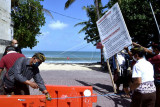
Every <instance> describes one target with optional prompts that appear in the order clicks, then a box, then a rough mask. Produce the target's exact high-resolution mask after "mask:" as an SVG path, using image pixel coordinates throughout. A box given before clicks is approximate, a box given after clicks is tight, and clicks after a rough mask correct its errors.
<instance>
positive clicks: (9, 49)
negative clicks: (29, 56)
mask: <svg viewBox="0 0 160 107" xmlns="http://www.w3.org/2000/svg"><path fill="white" fill-rule="evenodd" d="M6 51H15V48H14V47H13V46H7V47H6Z"/></svg>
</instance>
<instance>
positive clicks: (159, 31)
mask: <svg viewBox="0 0 160 107" xmlns="http://www.w3.org/2000/svg"><path fill="white" fill-rule="evenodd" d="M149 4H150V7H151V10H152V14H153V17H154V20H155V22H156V25H157V29H158V33H159V42H160V30H159V26H158V23H157V20H156V17H155V14H154V11H153V8H152V4H151V2H149Z"/></svg>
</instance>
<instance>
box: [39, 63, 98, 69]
mask: <svg viewBox="0 0 160 107" xmlns="http://www.w3.org/2000/svg"><path fill="white" fill-rule="evenodd" d="M39 69H40V71H48V70H65V71H75V70H82V71H91V70H93V69H94V70H100V69H101V65H100V64H97V63H86V64H71V63H69V64H66V63H65V64H61V63H58V64H56V63H42V64H41V65H40V66H39Z"/></svg>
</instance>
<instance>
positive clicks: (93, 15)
mask: <svg viewBox="0 0 160 107" xmlns="http://www.w3.org/2000/svg"><path fill="white" fill-rule="evenodd" d="M83 9H84V10H86V13H87V16H88V18H89V20H88V21H85V22H80V23H78V24H76V25H75V26H77V25H83V26H84V27H83V28H82V29H81V30H80V31H79V33H81V32H82V31H83V32H85V35H86V36H85V38H84V40H86V41H87V43H90V42H91V43H92V44H93V45H96V44H97V43H98V42H100V36H99V33H98V28H97V24H96V21H97V20H98V17H97V10H96V6H95V5H89V6H87V7H85V6H84V7H83ZM103 9H105V7H103V6H102V4H101V0H99V14H100V16H102V15H103V14H104V12H103Z"/></svg>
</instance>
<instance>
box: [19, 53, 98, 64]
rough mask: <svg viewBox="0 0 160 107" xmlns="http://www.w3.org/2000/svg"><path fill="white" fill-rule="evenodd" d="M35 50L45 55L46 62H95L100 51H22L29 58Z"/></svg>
mask: <svg viewBox="0 0 160 107" xmlns="http://www.w3.org/2000/svg"><path fill="white" fill-rule="evenodd" d="M36 52H42V53H43V54H44V55H45V56H46V61H45V62H46V63H97V62H100V52H93V51H92V52H91V51H30V50H29V51H27V50H23V51H22V53H23V54H24V55H25V56H26V57H28V58H30V57H32V56H33V55H34V53H36Z"/></svg>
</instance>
